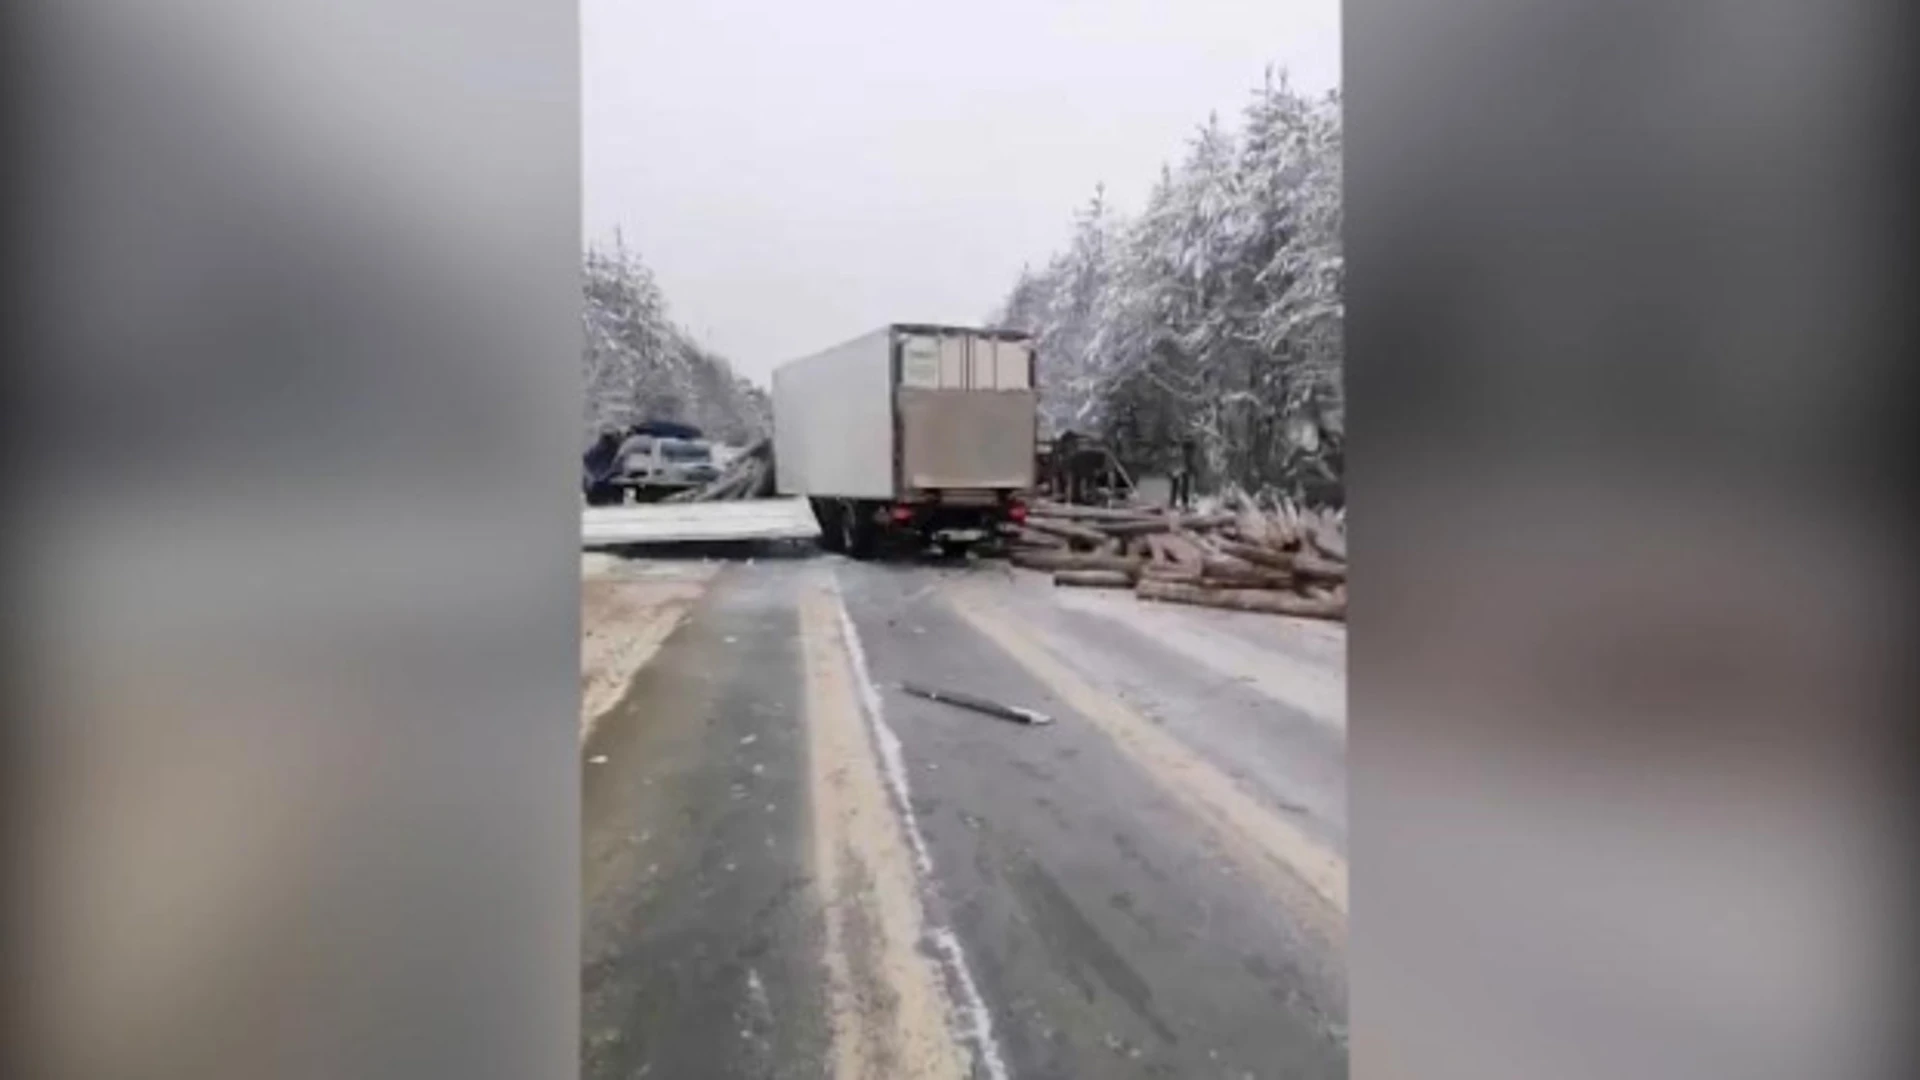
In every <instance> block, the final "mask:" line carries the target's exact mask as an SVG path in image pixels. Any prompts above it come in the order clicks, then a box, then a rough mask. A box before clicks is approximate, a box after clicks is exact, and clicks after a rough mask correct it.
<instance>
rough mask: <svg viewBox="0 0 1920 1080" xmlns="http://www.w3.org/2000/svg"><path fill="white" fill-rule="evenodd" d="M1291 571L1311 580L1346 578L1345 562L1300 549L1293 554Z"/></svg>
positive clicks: (1341, 580)
mask: <svg viewBox="0 0 1920 1080" xmlns="http://www.w3.org/2000/svg"><path fill="white" fill-rule="evenodd" d="M1293 572H1294V573H1295V574H1298V575H1299V576H1300V577H1302V578H1305V579H1308V580H1311V581H1339V582H1344V581H1346V580H1347V564H1346V563H1339V562H1334V561H1333V560H1332V559H1326V558H1322V557H1320V556H1318V555H1315V554H1314V553H1313V552H1311V551H1300V552H1297V553H1295V555H1294V556H1293Z"/></svg>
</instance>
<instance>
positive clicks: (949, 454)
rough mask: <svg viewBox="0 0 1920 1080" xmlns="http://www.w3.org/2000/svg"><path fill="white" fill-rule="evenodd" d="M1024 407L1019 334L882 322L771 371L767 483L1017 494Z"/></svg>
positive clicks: (792, 487) (869, 492)
mask: <svg viewBox="0 0 1920 1080" xmlns="http://www.w3.org/2000/svg"><path fill="white" fill-rule="evenodd" d="M1036 408H1037V402H1036V399H1035V393H1034V352H1033V345H1032V342H1031V340H1030V339H1029V338H1028V336H1027V335H1026V334H1023V333H1019V332H1016V331H1011V330H987V329H976V328H968V327H951V326H929V325H921V324H894V325H891V326H885V327H882V328H880V329H878V330H875V331H873V332H872V333H870V334H866V335H864V336H862V337H858V338H855V339H853V340H852V341H848V342H845V343H843V344H841V345H837V346H835V347H833V348H831V349H828V350H826V351H824V352H821V353H816V354H814V355H812V356H808V357H804V358H802V359H799V360H794V361H790V362H789V363H787V364H784V365H782V366H781V367H779V368H778V369H776V370H775V371H774V373H773V431H774V458H775V461H776V462H777V463H778V464H777V468H776V482H777V484H778V488H779V491H780V493H781V494H784V495H805V496H809V497H813V498H833V499H849V500H873V501H901V500H908V501H911V500H916V499H929V498H931V499H936V500H937V499H939V498H941V497H944V496H948V495H952V496H955V497H959V496H962V495H963V494H964V493H985V492H998V493H1002V494H1004V493H1007V492H1023V491H1025V490H1027V489H1028V488H1030V487H1031V486H1032V485H1033V467H1034V466H1033V462H1034V438H1035V434H1036V421H1037V412H1036Z"/></svg>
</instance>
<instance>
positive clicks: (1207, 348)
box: [1002, 72, 1344, 498]
mask: <svg viewBox="0 0 1920 1080" xmlns="http://www.w3.org/2000/svg"><path fill="white" fill-rule="evenodd" d="M1340 224H1341V219H1340V102H1339V99H1338V97H1337V95H1329V96H1327V97H1324V98H1310V97H1307V96H1305V95H1302V94H1299V93H1297V92H1296V91H1294V90H1293V89H1292V87H1291V86H1290V85H1289V84H1288V82H1287V80H1286V78H1285V76H1284V75H1278V76H1276V75H1275V74H1274V73H1272V72H1269V73H1268V77H1267V79H1266V80H1265V82H1264V84H1263V85H1262V86H1261V88H1260V89H1259V90H1258V91H1256V92H1255V93H1254V95H1253V100H1252V101H1251V102H1250V103H1249V104H1248V106H1247V108H1246V110H1245V112H1244V115H1243V117H1242V123H1241V125H1240V130H1239V131H1238V133H1235V132H1233V131H1230V130H1228V129H1227V128H1226V127H1225V126H1224V125H1223V124H1221V123H1220V121H1219V120H1218V118H1217V117H1210V118H1209V119H1208V121H1207V123H1206V124H1205V125H1204V126H1202V127H1201V128H1200V129H1199V130H1198V131H1197V132H1196V133H1195V135H1194V136H1193V138H1192V140H1191V141H1190V142H1189V144H1188V146H1187V149H1186V153H1185V155H1184V157H1183V158H1182V159H1181V161H1180V162H1179V164H1178V165H1177V166H1173V167H1166V168H1163V169H1162V172H1161V176H1160V178H1159V182H1158V183H1156V184H1155V185H1154V188H1153V191H1152V193H1151V194H1150V195H1149V196H1148V199H1147V203H1146V206H1145V207H1144V208H1142V210H1141V212H1140V214H1139V215H1138V216H1137V217H1134V218H1132V219H1130V220H1122V219H1120V218H1118V217H1117V216H1116V215H1115V214H1114V213H1113V212H1112V210H1111V208H1110V207H1108V206H1107V204H1106V201H1105V199H1104V195H1103V193H1096V195H1095V199H1094V201H1093V203H1092V205H1091V206H1090V207H1089V208H1088V209H1086V210H1083V211H1082V212H1081V213H1080V214H1079V215H1078V217H1077V219H1076V221H1075V227H1074V231H1073V235H1072V239H1071V241H1070V242H1069V244H1068V246H1067V249H1066V250H1065V251H1063V252H1062V253H1061V254H1060V255H1058V256H1056V257H1055V258H1054V259H1052V260H1051V261H1050V262H1049V263H1048V264H1047V267H1046V269H1045V270H1043V271H1040V272H1038V273H1024V274H1022V276H1021V278H1020V280H1019V281H1018V282H1017V283H1016V285H1015V288H1014V290H1013V293H1012V294H1011V295H1010V296H1009V298H1008V300H1007V303H1006V305H1005V307H1004V309H1003V316H1002V317H1003V321H1005V322H1006V323H1008V324H1009V325H1013V326H1018V327H1021V328H1023V329H1026V330H1028V331H1030V332H1032V333H1033V334H1034V335H1035V337H1036V340H1037V343H1038V345H1039V348H1040V363H1041V372H1042V376H1041V384H1042V388H1043V392H1044V393H1045V395H1046V397H1045V399H1044V404H1043V411H1044V416H1045V420H1046V422H1047V424H1048V426H1049V427H1051V428H1053V429H1054V430H1056V431H1057V430H1058V429H1060V428H1062V427H1065V426H1072V427H1075V428H1078V429H1081V430H1089V429H1090V430H1094V431H1097V432H1099V433H1101V434H1103V435H1104V436H1106V437H1107V438H1108V439H1109V440H1111V441H1112V442H1114V443H1115V444H1116V445H1117V446H1118V447H1119V449H1120V451H1121V453H1122V454H1123V456H1125V457H1127V458H1129V459H1131V460H1134V461H1136V462H1139V463H1140V464H1142V465H1146V466H1149V467H1153V466H1165V465H1167V464H1170V461H1169V456H1170V454H1171V453H1173V451H1174V448H1175V447H1176V446H1177V445H1178V443H1179V442H1180V441H1181V440H1182V439H1186V438H1191V439H1193V440H1194V441H1195V442H1196V443H1197V444H1198V446H1199V447H1200V449H1201V451H1202V467H1203V472H1204V474H1205V475H1204V476H1203V477H1202V478H1201V479H1202V482H1203V484H1205V485H1209V486H1215V485H1219V484H1222V483H1232V484H1239V485H1242V486H1245V487H1249V488H1276V489H1280V490H1284V491H1288V492H1291V493H1294V494H1306V495H1309V496H1313V497H1319V498H1327V497H1332V498H1337V497H1338V487H1339V478H1340V475H1341V464H1342V454H1341V441H1342V437H1343V434H1344V397H1343V394H1342V390H1341V378H1340V371H1341V363H1342V360H1343V355H1344V353H1343V348H1342V342H1341V320H1342V316H1343V314H1344V309H1343V306H1342V301H1341V290H1342V269H1343V263H1342V255H1341V244H1340Z"/></svg>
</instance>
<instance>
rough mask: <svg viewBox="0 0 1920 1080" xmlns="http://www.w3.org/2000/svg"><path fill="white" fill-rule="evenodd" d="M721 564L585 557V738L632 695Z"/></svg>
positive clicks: (582, 595)
mask: <svg viewBox="0 0 1920 1080" xmlns="http://www.w3.org/2000/svg"><path fill="white" fill-rule="evenodd" d="M720 566H721V564H719V563H710V562H693V561H685V562H681V561H665V560H662V561H654V560H647V559H622V558H619V557H618V556H614V555H607V554H604V553H601V552H587V553H585V554H583V555H581V557H580V739H581V741H582V742H584V741H586V738H587V735H588V734H589V733H590V732H591V731H592V730H593V725H594V722H595V721H597V720H598V719H599V718H600V716H601V715H602V714H604V713H605V712H606V711H607V710H608V709H611V708H612V707H613V706H614V705H616V704H618V703H619V701H620V698H621V697H622V696H623V695H624V694H625V693H626V690H627V684H628V683H629V682H631V681H632V679H633V676H634V673H635V672H637V671H639V670H640V669H641V667H643V666H645V664H646V662H647V661H648V660H649V659H650V658H652V656H653V654H654V652H655V651H656V650H658V649H659V648H660V644H661V643H662V642H664V641H665V640H666V639H667V635H669V634H671V633H673V631H674V628H675V627H677V626H679V625H680V620H681V619H682V618H684V617H685V616H686V613H687V610H688V609H689V608H691V607H692V606H693V604H694V602H695V601H697V600H699V599H700V596H701V595H702V594H703V593H704V592H705V591H706V588H707V583H708V582H709V581H710V580H711V579H712V578H713V575H714V574H715V573H717V572H718V571H719V569H720Z"/></svg>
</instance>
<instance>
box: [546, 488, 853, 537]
mask: <svg viewBox="0 0 1920 1080" xmlns="http://www.w3.org/2000/svg"><path fill="white" fill-rule="evenodd" d="M819 535H820V523H819V522H818V521H816V520H815V519H814V516H813V509H812V508H811V507H809V506H808V505H807V501H806V500H805V499H742V500H740V501H738V502H704V503H702V502H689V503H648V504H646V505H643V506H595V507H589V508H587V509H584V510H582V511H581V512H580V546H581V547H583V548H598V547H616V546H619V545H622V544H672V543H688V542H696V541H707V540H812V539H814V538H815V537H817V536H819Z"/></svg>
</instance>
